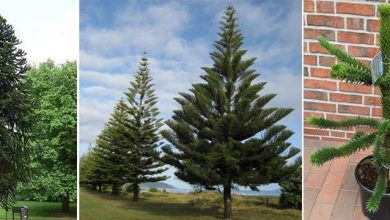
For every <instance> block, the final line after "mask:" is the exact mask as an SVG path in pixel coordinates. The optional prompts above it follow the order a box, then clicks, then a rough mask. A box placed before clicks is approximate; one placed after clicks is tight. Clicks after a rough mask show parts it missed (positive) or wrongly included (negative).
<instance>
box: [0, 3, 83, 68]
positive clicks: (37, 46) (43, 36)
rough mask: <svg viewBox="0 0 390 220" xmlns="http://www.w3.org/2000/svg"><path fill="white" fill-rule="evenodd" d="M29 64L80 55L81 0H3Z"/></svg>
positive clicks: (5, 13)
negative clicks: (79, 18) (79, 15)
mask: <svg viewBox="0 0 390 220" xmlns="http://www.w3.org/2000/svg"><path fill="white" fill-rule="evenodd" d="M0 5H1V7H0V15H1V16H3V17H4V18H5V19H6V20H7V21H8V23H9V24H11V25H12V26H13V27H14V30H15V35H16V36H17V37H18V38H19V40H20V41H22V44H21V45H20V48H21V49H23V50H24V51H25V52H26V53H27V55H26V58H27V62H28V63H29V64H32V65H34V64H36V65H37V64H39V63H41V62H45V61H46V60H47V59H49V58H50V59H51V60H53V61H54V62H55V63H57V64H61V63H64V62H65V61H67V60H77V59H78V47H79V45H78V33H79V25H78V23H79V20H78V0H56V1H53V0H28V1H25V0H12V1H9V0H0Z"/></svg>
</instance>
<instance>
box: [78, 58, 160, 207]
mask: <svg viewBox="0 0 390 220" xmlns="http://www.w3.org/2000/svg"><path fill="white" fill-rule="evenodd" d="M148 65H149V64H148V60H147V58H146V57H143V58H142V59H141V62H140V66H139V68H138V72H137V75H136V76H135V80H134V81H133V82H130V87H129V89H128V91H127V92H126V93H125V96H126V99H125V100H124V99H122V100H120V101H119V103H118V104H117V106H116V107H115V109H114V113H113V114H112V115H111V118H110V120H109V122H108V123H107V124H106V126H105V127H104V129H103V130H102V132H101V134H100V135H99V136H98V139H97V141H96V146H95V148H94V149H93V150H92V151H91V153H90V155H89V156H88V157H87V158H86V159H85V161H83V166H82V168H83V169H82V173H83V174H82V176H83V182H84V183H88V184H91V185H92V187H93V188H95V187H96V186H97V187H99V189H100V188H101V185H102V184H108V183H109V184H111V185H112V193H113V194H118V192H119V187H120V186H121V185H123V184H124V183H131V188H132V191H133V200H134V201H137V200H138V199H139V193H140V184H141V183H145V182H158V181H162V180H165V179H167V177H166V176H164V175H160V174H161V173H162V172H164V171H166V169H167V168H165V167H164V164H163V163H162V162H161V161H160V154H161V152H160V151H159V150H158V147H159V146H160V139H161V138H160V136H159V134H158V130H159V128H160V127H161V125H162V123H161V119H159V118H158V114H159V111H158V109H157V107H156V104H157V97H156V96H155V94H154V89H153V84H152V79H151V77H150V75H149V69H148Z"/></svg>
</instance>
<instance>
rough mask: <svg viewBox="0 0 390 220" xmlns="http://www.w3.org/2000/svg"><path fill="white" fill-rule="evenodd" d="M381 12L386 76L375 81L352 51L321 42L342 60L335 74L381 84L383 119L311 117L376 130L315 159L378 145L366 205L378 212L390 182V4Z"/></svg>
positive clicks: (320, 123)
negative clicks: (371, 189) (374, 178)
mask: <svg viewBox="0 0 390 220" xmlns="http://www.w3.org/2000/svg"><path fill="white" fill-rule="evenodd" d="M379 12H380V16H381V19H380V30H379V35H380V37H379V39H380V51H381V53H382V60H383V62H382V64H381V65H383V75H382V76H380V77H379V78H378V79H377V80H376V81H373V73H372V72H371V69H370V68H369V67H368V66H366V65H365V64H364V63H362V62H360V61H359V60H357V59H355V58H353V57H352V56H350V55H349V54H348V53H346V52H344V51H342V50H340V49H339V48H337V47H336V46H334V45H331V44H330V43H329V42H328V41H327V40H326V39H325V38H323V37H321V38H319V43H320V44H321V45H322V46H323V47H324V48H325V49H327V50H328V51H329V53H330V54H333V55H334V56H335V57H336V58H337V59H338V61H339V62H338V63H337V64H335V65H333V67H332V71H331V77H334V78H338V79H342V80H345V81H347V82H350V83H354V84H363V85H367V86H378V87H379V88H380V90H381V94H382V112H383V121H382V122H379V121H377V120H374V119H371V118H365V117H357V118H352V119H345V120H341V121H331V120H327V119H323V118H315V117H309V118H308V119H307V121H308V123H310V124H313V125H316V126H318V127H320V128H329V129H350V128H353V127H369V128H374V129H375V130H376V131H375V132H372V133H369V134H364V133H360V132H359V133H357V134H356V135H355V136H354V137H353V138H352V139H351V140H350V141H349V142H348V143H346V144H345V145H343V146H341V147H339V148H322V149H319V150H317V151H316V152H314V153H313V155H312V156H311V162H312V163H313V164H314V165H317V166H320V165H322V164H324V163H325V162H327V161H329V160H333V159H334V158H337V157H346V156H349V155H351V154H353V153H355V152H358V151H360V150H363V149H366V148H368V147H370V146H371V145H374V150H373V156H374V160H375V166H376V167H377V172H378V178H377V183H376V186H375V188H374V193H373V195H372V197H371V198H370V199H369V200H368V202H367V204H366V208H367V210H368V211H369V212H372V213H373V212H376V211H377V210H378V208H379V204H380V201H381V199H382V196H383V194H384V193H385V192H386V188H387V185H388V184H389V178H390V177H389V167H390V6H389V5H381V6H380V7H379Z"/></svg>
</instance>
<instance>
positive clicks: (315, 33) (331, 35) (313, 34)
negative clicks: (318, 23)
mask: <svg viewBox="0 0 390 220" xmlns="http://www.w3.org/2000/svg"><path fill="white" fill-rule="evenodd" d="M304 35H305V39H317V38H318V37H320V36H323V37H325V38H326V39H328V40H330V41H334V40H335V37H336V35H335V32H334V31H332V30H323V29H310V28H305V30H304Z"/></svg>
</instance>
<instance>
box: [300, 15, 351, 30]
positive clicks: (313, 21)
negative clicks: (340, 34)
mask: <svg viewBox="0 0 390 220" xmlns="http://www.w3.org/2000/svg"><path fill="white" fill-rule="evenodd" d="M307 24H308V25H313V26H326V27H333V28H343V27H344V18H343V17H337V16H327V15H307Z"/></svg>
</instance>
